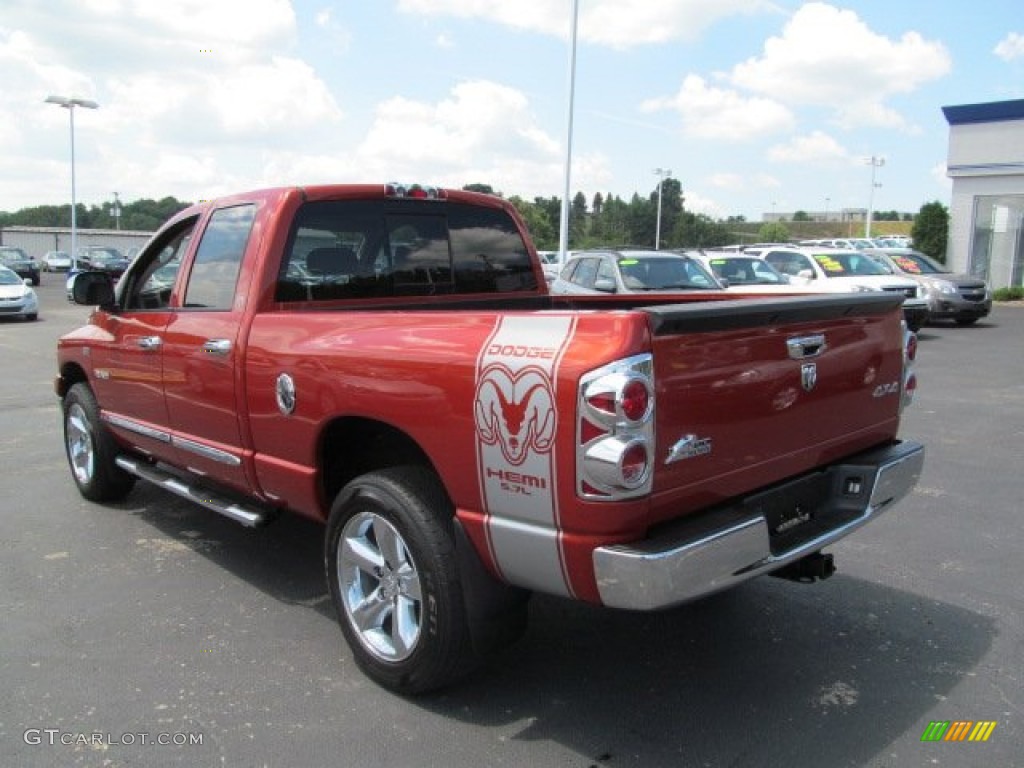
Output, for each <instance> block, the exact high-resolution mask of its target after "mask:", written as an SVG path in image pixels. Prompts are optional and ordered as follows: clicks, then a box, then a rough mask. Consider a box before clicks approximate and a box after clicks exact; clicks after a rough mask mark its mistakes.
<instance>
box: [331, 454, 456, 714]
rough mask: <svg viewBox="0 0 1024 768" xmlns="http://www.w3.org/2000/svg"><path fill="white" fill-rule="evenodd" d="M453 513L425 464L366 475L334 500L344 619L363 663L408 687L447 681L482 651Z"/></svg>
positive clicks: (334, 569) (379, 677)
mask: <svg viewBox="0 0 1024 768" xmlns="http://www.w3.org/2000/svg"><path fill="white" fill-rule="evenodd" d="M452 515H453V511H452V508H451V503H450V502H449V500H448V497H447V495H446V494H445V491H444V488H443V487H442V486H441V484H440V482H439V481H438V479H437V478H436V477H435V475H434V474H433V473H432V472H430V471H429V470H427V469H424V468H421V467H399V468H393V469H386V470H381V471H378V472H371V473H368V474H366V475H363V476H361V477H358V478H356V479H355V480H353V481H352V482H350V483H349V484H348V485H347V486H345V488H343V489H342V490H341V492H340V493H339V494H338V497H337V498H336V499H335V501H334V504H333V505H332V508H331V516H330V519H329V521H328V524H327V539H326V542H325V565H326V569H327V581H328V585H329V587H330V592H331V597H332V599H333V601H334V604H335V607H336V609H337V611H338V621H339V623H340V624H341V629H342V631H343V632H344V634H345V639H346V640H347V641H348V644H349V645H350V646H351V648H352V652H353V655H354V656H355V660H356V663H357V664H358V665H359V667H360V668H361V669H362V670H363V671H364V672H365V673H366V674H367V675H368V676H369V677H371V678H372V679H373V680H375V681H376V682H377V683H379V684H380V685H382V686H384V687H385V688H389V689H391V690H393V691H397V692H399V693H407V694H412V693H422V692H424V691H428V690H431V689H435V688H439V687H441V686H444V685H446V684H448V683H450V682H452V681H454V680H455V679H457V678H458V677H460V676H461V675H462V674H464V673H465V672H467V671H469V669H471V668H472V666H473V662H474V660H475V656H474V654H473V651H472V645H471V642H470V634H469V627H468V622H467V618H466V610H465V605H464V601H463V592H462V584H461V581H460V577H459V569H458V565H457V562H458V561H457V558H456V554H455V542H454V539H453V534H452Z"/></svg>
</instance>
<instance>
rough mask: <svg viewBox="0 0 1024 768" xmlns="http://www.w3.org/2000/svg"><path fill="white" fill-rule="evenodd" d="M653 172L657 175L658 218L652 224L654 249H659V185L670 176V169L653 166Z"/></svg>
mask: <svg viewBox="0 0 1024 768" xmlns="http://www.w3.org/2000/svg"><path fill="white" fill-rule="evenodd" d="M654 173H655V174H656V175H657V177H658V219H657V223H656V224H655V226H654V250H656V251H660V250H661V185H662V184H663V183H664V182H665V179H667V178H669V177H671V176H672V171H670V170H668V169H667V168H655V169H654Z"/></svg>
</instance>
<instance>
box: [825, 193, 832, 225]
mask: <svg viewBox="0 0 1024 768" xmlns="http://www.w3.org/2000/svg"><path fill="white" fill-rule="evenodd" d="M831 201H832V198H831V197H826V198H825V223H826V224H828V204H829V203H830V202H831Z"/></svg>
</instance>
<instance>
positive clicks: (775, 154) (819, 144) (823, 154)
mask: <svg viewBox="0 0 1024 768" xmlns="http://www.w3.org/2000/svg"><path fill="white" fill-rule="evenodd" d="M768 158H769V159H770V160H771V161H772V162H776V163H800V164H807V163H829V162H830V163H848V162H849V161H850V160H851V156H850V153H849V152H847V151H846V149H844V148H843V146H842V145H841V144H840V143H839V142H838V141H836V140H835V139H833V138H832V137H831V136H829V135H828V134H826V133H824V132H822V131H813V132H812V133H810V134H808V135H806V136H795V137H794V138H792V139H791V140H790V141H789V142H787V143H786V144H778V145H776V146H774V147H772V148H771V149H769V150H768Z"/></svg>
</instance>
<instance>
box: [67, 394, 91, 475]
mask: <svg viewBox="0 0 1024 768" xmlns="http://www.w3.org/2000/svg"><path fill="white" fill-rule="evenodd" d="M66 420H67V421H66V427H65V430H64V434H65V440H66V441H67V447H68V459H69V460H70V462H71V471H72V472H73V473H74V475H75V479H76V480H77V481H78V482H79V484H81V485H88V484H89V483H90V482H91V481H92V478H93V475H94V473H95V471H96V449H95V446H94V444H93V440H92V430H91V429H90V425H89V418H88V417H87V416H86V414H85V410H84V409H83V408H82V406H81V405H79V404H78V403H73V404H72V405H71V407H70V408H68V412H67V416H66Z"/></svg>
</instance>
